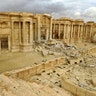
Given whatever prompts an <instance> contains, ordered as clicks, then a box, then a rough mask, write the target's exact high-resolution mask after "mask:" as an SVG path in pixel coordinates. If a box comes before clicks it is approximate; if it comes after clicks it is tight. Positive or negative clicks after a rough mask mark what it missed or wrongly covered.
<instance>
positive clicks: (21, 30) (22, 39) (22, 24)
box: [12, 20, 33, 45]
mask: <svg viewBox="0 0 96 96" xmlns="http://www.w3.org/2000/svg"><path fill="white" fill-rule="evenodd" d="M14 22H15V21H12V45H15V39H14V37H15V34H14ZM16 22H17V21H16ZM26 22H29V21H24V20H23V21H22V22H19V21H18V23H19V34H18V37H19V44H25V45H26V44H28V42H27V40H26V39H27V35H28V33H27V31H26V29H25V26H26V25H25V24H26ZM29 26H30V27H29V28H30V29H29V36H30V37H29V39H30V40H29V44H32V41H33V27H32V22H31V21H30V22H29Z"/></svg>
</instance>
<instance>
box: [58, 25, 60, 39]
mask: <svg viewBox="0 0 96 96" xmlns="http://www.w3.org/2000/svg"><path fill="white" fill-rule="evenodd" d="M58 35H59V39H60V24H59V31H58Z"/></svg>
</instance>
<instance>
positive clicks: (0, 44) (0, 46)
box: [0, 39, 1, 53]
mask: <svg viewBox="0 0 96 96" xmlns="http://www.w3.org/2000/svg"><path fill="white" fill-rule="evenodd" d="M0 53H1V39H0Z"/></svg>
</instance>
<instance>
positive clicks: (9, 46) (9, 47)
mask: <svg viewBox="0 0 96 96" xmlns="http://www.w3.org/2000/svg"><path fill="white" fill-rule="evenodd" d="M10 44H11V43H10V36H9V35H8V50H9V51H10V49H11V45H10Z"/></svg>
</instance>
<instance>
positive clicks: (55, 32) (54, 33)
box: [53, 24, 56, 39]
mask: <svg viewBox="0 0 96 96" xmlns="http://www.w3.org/2000/svg"><path fill="white" fill-rule="evenodd" d="M53 32H54V34H53V39H55V33H56V28H55V24H54V31H53Z"/></svg>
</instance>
